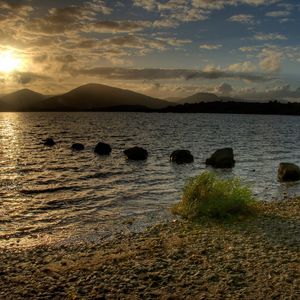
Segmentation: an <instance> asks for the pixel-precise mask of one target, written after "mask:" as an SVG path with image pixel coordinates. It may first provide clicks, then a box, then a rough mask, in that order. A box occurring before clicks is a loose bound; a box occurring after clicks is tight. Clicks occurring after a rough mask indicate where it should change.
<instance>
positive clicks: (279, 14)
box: [266, 10, 291, 18]
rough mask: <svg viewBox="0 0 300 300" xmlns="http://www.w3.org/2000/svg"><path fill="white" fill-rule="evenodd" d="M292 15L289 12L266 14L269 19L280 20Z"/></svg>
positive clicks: (280, 11)
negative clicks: (279, 18)
mask: <svg viewBox="0 0 300 300" xmlns="http://www.w3.org/2000/svg"><path fill="white" fill-rule="evenodd" d="M290 14H291V13H290V12H289V11H284V10H278V11H270V12H268V13H266V16H267V17H272V18H278V17H287V16H289V15H290Z"/></svg>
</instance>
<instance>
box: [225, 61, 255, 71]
mask: <svg viewBox="0 0 300 300" xmlns="http://www.w3.org/2000/svg"><path fill="white" fill-rule="evenodd" d="M227 70H228V71H230V72H243V73H253V72H255V71H256V66H255V65H254V64H253V63H252V62H250V61H245V62H242V63H235V64H232V65H229V66H228V67H227Z"/></svg>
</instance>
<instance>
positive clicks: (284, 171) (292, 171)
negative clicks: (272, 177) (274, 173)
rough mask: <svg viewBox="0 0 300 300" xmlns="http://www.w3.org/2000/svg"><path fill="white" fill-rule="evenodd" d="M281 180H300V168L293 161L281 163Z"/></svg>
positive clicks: (279, 168)
mask: <svg viewBox="0 0 300 300" xmlns="http://www.w3.org/2000/svg"><path fill="white" fill-rule="evenodd" d="M278 179H279V181H282V182H285V181H298V180H300V168H299V167H298V166H297V165H295V164H292V163H280V164H279V167H278Z"/></svg>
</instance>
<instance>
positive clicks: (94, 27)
mask: <svg viewBox="0 0 300 300" xmlns="http://www.w3.org/2000/svg"><path fill="white" fill-rule="evenodd" d="M152 25H153V24H152V22H150V21H98V22H94V23H90V24H88V25H87V26H86V29H85V30H86V31H87V32H100V33H118V32H137V31H143V30H144V29H146V28H149V27H151V26H152Z"/></svg>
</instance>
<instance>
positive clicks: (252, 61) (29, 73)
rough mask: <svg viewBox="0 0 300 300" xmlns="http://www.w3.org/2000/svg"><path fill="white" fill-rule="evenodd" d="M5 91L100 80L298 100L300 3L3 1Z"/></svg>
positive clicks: (141, 87)
mask: <svg viewBox="0 0 300 300" xmlns="http://www.w3.org/2000/svg"><path fill="white" fill-rule="evenodd" d="M0 24H1V26H0V87H1V88H0V94H5V93H8V92H11V91H14V90H18V89H21V88H30V89H33V90H35V91H37V92H42V93H45V94H57V93H62V92H65V91H68V90H70V89H72V88H74V87H77V86H79V85H82V84H85V83H91V82H93V83H103V84H108V85H112V86H116V87H121V88H128V89H131V90H134V91H138V92H142V93H145V94H147V95H151V96H155V97H161V98H167V97H177V96H178V97H183V96H189V95H191V94H193V93H196V92H200V91H203V92H214V93H217V94H220V95H226V96H235V97H243V98H248V99H271V98H280V99H292V100H293V101H295V100H297V99H298V100H299V101H300V75H299V69H300V30H299V28H300V1H296V0H294V1H289V0H285V1H281V0H226V1H225V0H169V1H166V0H126V1H99V0H90V1H70V0H52V1H41V0H31V1H30V0H28V1H26V0H24V1H12V0H9V1H8V0H4V1H1V0H0Z"/></svg>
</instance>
